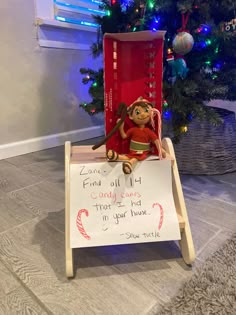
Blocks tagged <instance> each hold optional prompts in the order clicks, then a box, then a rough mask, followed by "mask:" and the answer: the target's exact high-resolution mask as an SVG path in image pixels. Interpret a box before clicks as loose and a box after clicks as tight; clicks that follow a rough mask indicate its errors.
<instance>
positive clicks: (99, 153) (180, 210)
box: [65, 138, 195, 278]
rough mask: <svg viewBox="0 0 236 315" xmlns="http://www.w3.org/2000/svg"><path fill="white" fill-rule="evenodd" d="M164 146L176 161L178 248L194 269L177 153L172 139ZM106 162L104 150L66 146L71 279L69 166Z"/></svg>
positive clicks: (69, 268)
mask: <svg viewBox="0 0 236 315" xmlns="http://www.w3.org/2000/svg"><path fill="white" fill-rule="evenodd" d="M162 146H163V148H164V149H165V150H166V152H167V153H169V154H170V155H171V156H172V157H173V158H174V163H173V164H172V190H173V198H174V203H175V208H176V212H177V217H178V221H179V229H180V234H181V239H180V241H179V245H180V251H181V253H182V256H183V259H184V261H185V263H186V264H187V265H191V264H192V263H193V261H194V259H195V250H194V245H193V240H192V235H191V230H190V225H189V220H188V214H187V210H186V206H185V200H184V196H183V191H182V186H181V182H180V177H179V171H178V167H177V162H176V158H175V152H174V148H173V145H172V142H171V140H170V139H169V138H164V139H163V140H162ZM103 161H106V159H105V147H104V146H103V147H100V148H99V149H97V150H96V151H93V150H92V147H91V146H71V143H70V142H66V143H65V259H66V276H67V277H68V278H70V277H73V276H74V265H73V248H71V247H70V166H71V164H74V163H84V162H91V163H94V162H103Z"/></svg>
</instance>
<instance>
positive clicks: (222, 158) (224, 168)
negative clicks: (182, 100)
mask: <svg viewBox="0 0 236 315" xmlns="http://www.w3.org/2000/svg"><path fill="white" fill-rule="evenodd" d="M213 109H214V110H215V111H216V112H217V113H218V114H219V115H220V117H221V118H222V119H223V121H224V122H223V124H222V125H220V126H217V127H213V126H212V125H211V124H210V123H209V122H208V121H199V120H197V119H195V120H194V121H193V122H192V123H191V124H190V125H189V128H188V132H187V133H186V134H185V135H184V136H183V138H182V139H181V141H180V143H178V144H175V145H174V147H175V154H176V158H177V163H178V168H179V171H180V172H181V173H182V174H193V175H216V174H224V173H229V172H234V171H236V119H235V113H234V112H231V111H229V110H226V109H219V108H214V107H213Z"/></svg>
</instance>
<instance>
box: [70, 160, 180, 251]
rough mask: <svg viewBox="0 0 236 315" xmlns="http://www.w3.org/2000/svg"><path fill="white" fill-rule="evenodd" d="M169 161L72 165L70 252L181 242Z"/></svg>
mask: <svg viewBox="0 0 236 315" xmlns="http://www.w3.org/2000/svg"><path fill="white" fill-rule="evenodd" d="M170 163H171V162H170V161H167V160H161V161H159V160H155V161H142V162H138V164H137V166H136V167H135V170H134V171H133V173H132V174H130V175H124V174H123V172H122V163H121V162H112V163H111V162H110V163H109V162H102V163H88V164H71V165H70V246H71V248H78V247H91V246H102V245H112V244H129V243H144V242H157V241H165V240H166V241H167V240H179V239H180V231H179V224H178V219H177V214H176V210H175V206H174V200H173V195H172V179H171V164H170Z"/></svg>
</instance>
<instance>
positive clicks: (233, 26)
mask: <svg viewBox="0 0 236 315" xmlns="http://www.w3.org/2000/svg"><path fill="white" fill-rule="evenodd" d="M222 31H223V32H226V33H230V32H231V33H236V19H232V20H231V21H230V22H225V23H223V25H222Z"/></svg>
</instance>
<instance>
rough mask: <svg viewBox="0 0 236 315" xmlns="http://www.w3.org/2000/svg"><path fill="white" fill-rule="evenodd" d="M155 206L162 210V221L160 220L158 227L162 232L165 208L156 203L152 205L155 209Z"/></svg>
mask: <svg viewBox="0 0 236 315" xmlns="http://www.w3.org/2000/svg"><path fill="white" fill-rule="evenodd" d="M155 206H158V207H159V209H160V220H159V225H158V230H159V231H160V229H161V227H162V224H163V219H164V211H163V208H162V205H160V204H159V203H157V202H156V203H154V204H153V205H152V207H153V208H154V207H155Z"/></svg>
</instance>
